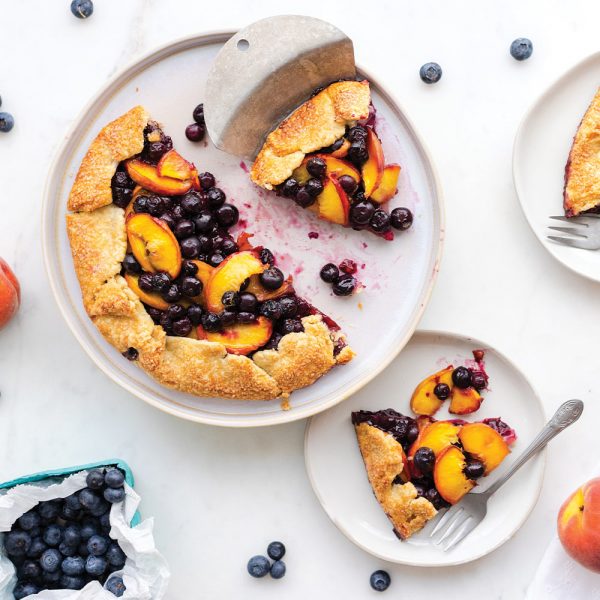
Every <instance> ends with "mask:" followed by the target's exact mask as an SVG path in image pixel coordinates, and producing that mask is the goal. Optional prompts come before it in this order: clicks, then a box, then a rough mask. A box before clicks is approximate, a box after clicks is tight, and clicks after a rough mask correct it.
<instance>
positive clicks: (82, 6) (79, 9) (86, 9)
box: [71, 0, 94, 19]
mask: <svg viewBox="0 0 600 600" xmlns="http://www.w3.org/2000/svg"><path fill="white" fill-rule="evenodd" d="M71 12H72V13H73V14H74V15H75V16H76V17H77V18H78V19H87V18H88V17H91V16H92V13H93V12H94V4H93V2H92V0H73V2H71Z"/></svg>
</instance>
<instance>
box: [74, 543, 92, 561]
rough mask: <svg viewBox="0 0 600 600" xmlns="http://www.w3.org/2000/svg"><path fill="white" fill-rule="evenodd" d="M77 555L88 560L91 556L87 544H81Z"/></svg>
mask: <svg viewBox="0 0 600 600" xmlns="http://www.w3.org/2000/svg"><path fill="white" fill-rule="evenodd" d="M77 553H78V555H79V556H81V557H82V558H87V557H88V556H89V554H90V552H89V550H88V549H87V542H81V544H79V548H77Z"/></svg>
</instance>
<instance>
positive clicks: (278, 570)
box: [270, 560, 285, 579]
mask: <svg viewBox="0 0 600 600" xmlns="http://www.w3.org/2000/svg"><path fill="white" fill-rule="evenodd" d="M270 573H271V577H272V578H273V579H281V578H282V577H283V576H284V575H285V563H284V562H283V561H282V560H276V561H275V562H274V563H273V564H272V565H271V571H270Z"/></svg>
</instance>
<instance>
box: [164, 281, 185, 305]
mask: <svg viewBox="0 0 600 600" xmlns="http://www.w3.org/2000/svg"><path fill="white" fill-rule="evenodd" d="M182 295H183V294H182V292H181V287H180V286H179V285H178V284H176V283H172V284H171V285H169V286H167V287H166V288H165V289H164V290H163V291H162V297H163V299H164V300H166V301H167V302H169V303H170V304H172V303H174V302H179V300H181V297H182Z"/></svg>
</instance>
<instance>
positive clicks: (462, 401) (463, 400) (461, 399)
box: [448, 385, 483, 415]
mask: <svg viewBox="0 0 600 600" xmlns="http://www.w3.org/2000/svg"><path fill="white" fill-rule="evenodd" d="M482 401H483V398H482V397H481V394H480V393H479V392H478V391H477V390H476V389H475V388H474V387H468V388H465V389H462V388H459V387H458V386H456V385H455V386H454V387H453V388H452V395H451V397H450V408H449V409H448V412H451V413H452V414H453V415H468V414H469V413H472V412H475V411H476V410H477V409H478V408H479V406H480V405H481V402H482Z"/></svg>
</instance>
